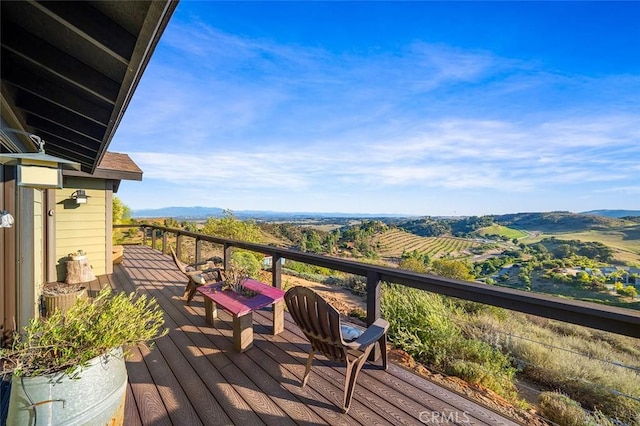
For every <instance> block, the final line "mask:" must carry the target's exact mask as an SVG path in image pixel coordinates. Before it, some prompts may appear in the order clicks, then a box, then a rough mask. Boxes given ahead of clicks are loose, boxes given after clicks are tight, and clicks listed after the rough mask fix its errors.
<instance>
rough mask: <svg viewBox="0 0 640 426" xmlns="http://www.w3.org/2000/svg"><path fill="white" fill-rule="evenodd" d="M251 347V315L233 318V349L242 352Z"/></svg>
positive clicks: (250, 313)
mask: <svg viewBox="0 0 640 426" xmlns="http://www.w3.org/2000/svg"><path fill="white" fill-rule="evenodd" d="M252 346H253V313H252V312H249V313H248V314H246V315H243V316H241V317H237V316H235V315H234V316H233V349H235V350H236V351H238V352H244V351H246V350H247V349H250V348H251V347H252Z"/></svg>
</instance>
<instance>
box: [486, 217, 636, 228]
mask: <svg viewBox="0 0 640 426" xmlns="http://www.w3.org/2000/svg"><path fill="white" fill-rule="evenodd" d="M494 220H495V221H496V222H497V223H498V224H500V225H504V226H507V227H510V228H516V229H523V230H527V231H540V232H545V233H553V232H571V231H585V230H591V229H611V228H620V227H625V226H630V225H633V224H634V223H633V222H630V221H627V220H623V219H617V218H612V217H605V216H597V215H591V214H582V213H570V212H546V213H514V214H505V215H499V216H494Z"/></svg>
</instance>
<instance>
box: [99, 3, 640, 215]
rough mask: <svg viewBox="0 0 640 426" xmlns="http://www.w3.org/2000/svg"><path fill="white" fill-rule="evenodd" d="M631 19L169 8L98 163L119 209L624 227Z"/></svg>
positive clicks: (596, 13)
mask: <svg viewBox="0 0 640 426" xmlns="http://www.w3.org/2000/svg"><path fill="white" fill-rule="evenodd" d="M639 21H640V2H620V3H614V2H596V3H591V2H566V3H565V2H563V3H556V2H491V3H484V2H406V3H400V2H205V1H185V0H182V1H181V2H180V4H179V5H178V8H177V10H176V12H175V14H174V15H173V18H172V19H171V21H170V23H169V25H168V27H167V29H166V30H165V33H164V35H163V37H162V39H161V41H160V43H159V45H158V47H157V49H156V51H155V53H154V55H153V57H152V59H151V61H150V63H149V65H148V67H147V70H146V72H145V74H144V75H143V78H142V80H141V82H140V84H139V86H138V88H137V91H136V93H135V95H134V97H133V100H132V101H131V103H130V105H129V107H128V109H127V112H126V114H125V116H124V118H123V120H122V122H121V124H120V126H119V129H118V131H117V133H116V136H115V137H114V140H113V142H112V143H111V145H110V147H109V150H110V151H115V152H126V153H128V154H129V155H130V156H131V157H132V159H133V160H134V161H135V162H136V163H137V164H138V165H139V166H140V168H142V170H143V171H144V178H143V181H142V182H123V183H122V185H121V186H120V190H119V192H118V194H117V195H118V196H119V197H120V198H121V199H122V200H123V201H124V202H125V203H126V204H127V205H129V206H130V207H131V208H133V209H141V208H159V207H167V206H210V207H221V208H228V209H231V210H236V211H239V210H273V211H287V212H293V211H298V212H299V211H304V212H346V213H397V214H407V215H482V214H501V213H513V212H524V211H550V210H569V211H574V212H579V211H585V210H592V209H603V208H609V209H640V179H639V178H640V25H638V22H639Z"/></svg>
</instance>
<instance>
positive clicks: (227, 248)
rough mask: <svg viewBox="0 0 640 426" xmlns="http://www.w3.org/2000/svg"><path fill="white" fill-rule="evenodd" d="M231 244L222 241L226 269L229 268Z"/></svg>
mask: <svg viewBox="0 0 640 426" xmlns="http://www.w3.org/2000/svg"><path fill="white" fill-rule="evenodd" d="M232 249H233V246H231V245H230V244H228V243H224V270H225V271H228V270H229V269H230V268H231V250H232Z"/></svg>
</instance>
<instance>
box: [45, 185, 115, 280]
mask: <svg viewBox="0 0 640 426" xmlns="http://www.w3.org/2000/svg"><path fill="white" fill-rule="evenodd" d="M63 186H64V188H63V189H58V190H56V191H55V197H56V200H55V213H54V214H55V218H56V219H55V240H56V241H55V260H56V272H57V279H58V281H64V279H65V276H66V263H65V262H66V261H67V260H68V259H67V256H68V254H69V253H72V252H75V251H78V250H80V249H81V250H83V251H84V252H85V253H86V254H87V257H88V259H89V262H90V264H91V266H92V268H93V273H94V274H95V275H104V274H106V273H108V272H110V268H109V269H108V268H107V265H108V260H109V259H110V258H111V253H110V247H111V233H107V225H109V226H110V224H107V217H108V216H107V211H110V209H111V206H109V207H108V208H107V204H108V203H107V201H108V197H107V188H108V186H109V185H108V183H107V181H105V180H103V179H88V178H80V177H71V176H65V177H64V183H63ZM77 189H85V190H86V192H87V195H88V196H89V200H88V202H87V204H81V205H77V204H75V202H74V201H73V200H72V199H71V194H72V193H73V192H74V191H75V190H77ZM108 248H109V253H108V255H107V249H108ZM109 266H110V265H109Z"/></svg>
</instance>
